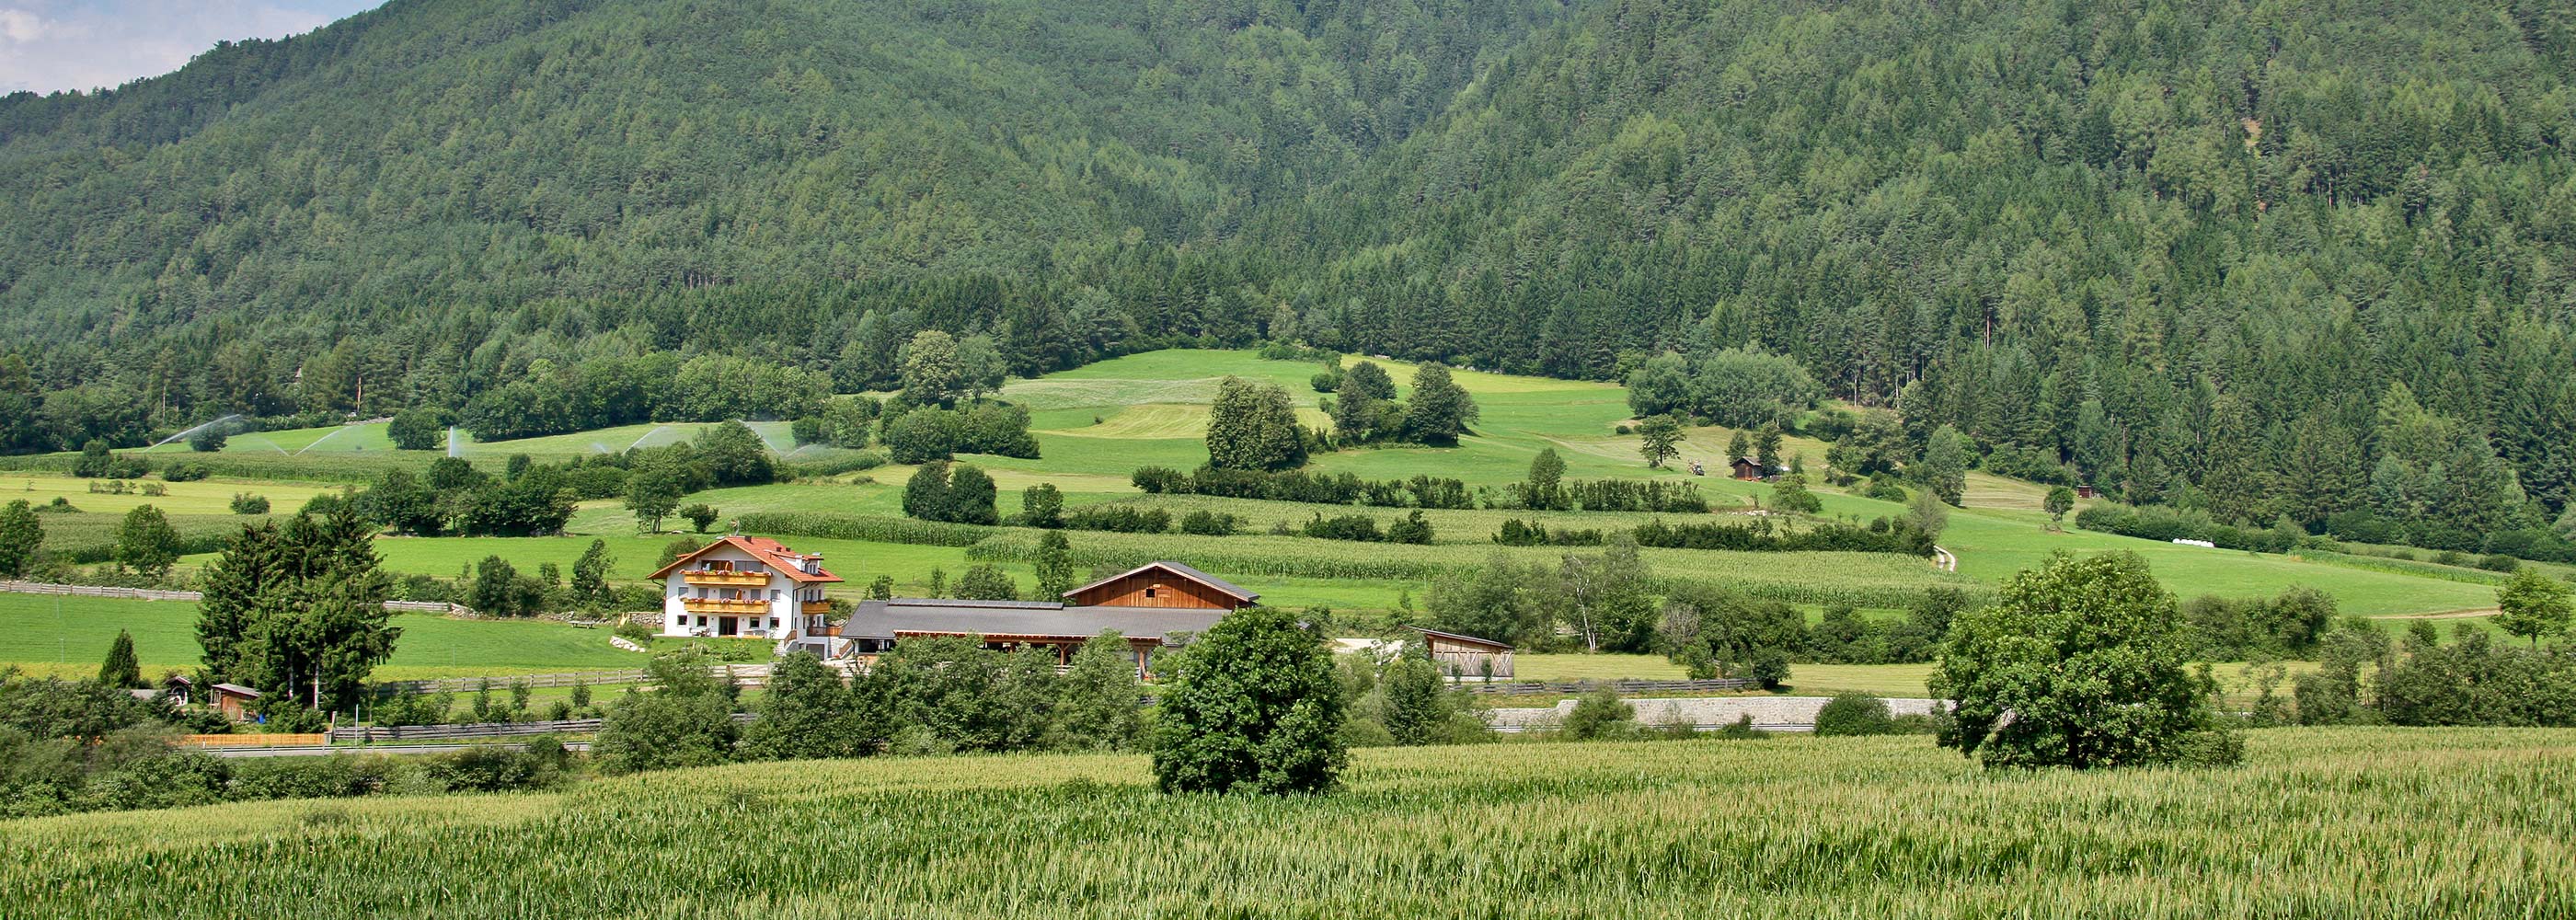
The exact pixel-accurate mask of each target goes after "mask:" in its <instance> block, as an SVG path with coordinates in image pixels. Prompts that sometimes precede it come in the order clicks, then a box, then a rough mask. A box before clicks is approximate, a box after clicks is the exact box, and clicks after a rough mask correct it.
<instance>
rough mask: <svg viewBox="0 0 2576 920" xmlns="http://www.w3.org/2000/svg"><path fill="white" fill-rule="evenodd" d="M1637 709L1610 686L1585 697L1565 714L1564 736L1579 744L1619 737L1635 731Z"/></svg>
mask: <svg viewBox="0 0 2576 920" xmlns="http://www.w3.org/2000/svg"><path fill="white" fill-rule="evenodd" d="M1636 728H1637V707H1635V706H1631V705H1628V702H1627V701H1626V700H1622V699H1620V698H1619V694H1618V693H1617V692H1615V691H1613V690H1611V689H1610V688H1608V687H1603V688H1601V689H1599V690H1594V691H1592V692H1590V693H1586V694H1584V695H1583V696H1582V697H1581V698H1579V699H1577V700H1575V701H1574V710H1573V711H1572V712H1568V713H1566V714H1565V724H1564V726H1563V727H1562V729H1560V730H1562V731H1563V732H1565V736H1566V737H1568V738H1572V739H1574V740H1576V741H1592V740H1596V739H1604V738H1617V737H1620V736H1623V735H1627V734H1630V733H1632V732H1634V731H1636Z"/></svg>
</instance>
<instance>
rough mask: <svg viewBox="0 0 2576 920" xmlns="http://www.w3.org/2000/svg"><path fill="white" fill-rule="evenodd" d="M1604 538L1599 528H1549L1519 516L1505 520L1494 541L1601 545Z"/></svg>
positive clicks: (1506, 544) (1528, 544) (1550, 544)
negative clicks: (1525, 521) (1526, 521)
mask: <svg viewBox="0 0 2576 920" xmlns="http://www.w3.org/2000/svg"><path fill="white" fill-rule="evenodd" d="M1602 539H1603V538H1602V535H1601V531H1599V530H1575V529H1572V528H1558V529H1556V530H1549V529H1547V528H1546V527H1544V526H1542V525H1539V524H1536V523H1524V522H1523V521H1521V519H1519V518H1511V519H1508V520H1505V521H1504V522H1503V527H1502V529H1501V530H1499V531H1496V532H1495V534H1494V542H1496V543H1500V544H1502V545H1504V546H1599V545H1601V541H1602Z"/></svg>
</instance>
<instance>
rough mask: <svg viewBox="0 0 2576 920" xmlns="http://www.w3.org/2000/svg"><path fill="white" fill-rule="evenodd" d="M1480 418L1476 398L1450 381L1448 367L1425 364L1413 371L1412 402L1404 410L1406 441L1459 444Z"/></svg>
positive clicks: (1406, 404) (1455, 382)
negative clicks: (1470, 425)
mask: <svg viewBox="0 0 2576 920" xmlns="http://www.w3.org/2000/svg"><path fill="white" fill-rule="evenodd" d="M1478 415H1479V410H1478V409H1477V408H1476V400H1475V397H1472V396H1469V395H1467V390H1466V389H1465V388H1463V387H1460V386H1459V385H1458V382H1457V381H1456V380H1453V379H1451V378H1450V376H1449V368H1448V366H1447V365H1443V364H1437V363H1434V364H1425V365H1422V366H1421V367H1418V368H1415V369H1414V371H1413V399H1412V400H1411V401H1409V402H1407V403H1405V407H1404V437H1405V439H1406V440H1410V441H1418V442H1421V443H1424V444H1438V445H1448V444H1456V443H1458V438H1459V436H1461V435H1464V434H1466V433H1467V425H1468V423H1470V422H1473V421H1476V419H1477V417H1478Z"/></svg>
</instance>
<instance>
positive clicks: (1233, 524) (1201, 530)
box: [1181, 511, 1243, 537]
mask: <svg viewBox="0 0 2576 920" xmlns="http://www.w3.org/2000/svg"><path fill="white" fill-rule="evenodd" d="M1242 526H1243V522H1242V520H1241V519H1239V518H1237V517H1235V516H1234V515H1231V514H1219V513H1217V512H1214V511H1192V512H1190V513H1189V514H1188V515H1185V516H1183V517H1182V518H1181V532H1182V533H1186V534H1195V535H1198V536H1202V537H1223V536H1228V535H1231V534H1233V533H1234V532H1235V531H1236V530H1237V529H1239V528H1240V527H1242Z"/></svg>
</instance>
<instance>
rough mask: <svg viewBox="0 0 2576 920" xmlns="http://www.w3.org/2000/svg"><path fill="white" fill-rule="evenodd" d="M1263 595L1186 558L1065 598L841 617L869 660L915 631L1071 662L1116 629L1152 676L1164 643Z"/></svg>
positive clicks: (850, 645) (899, 604)
mask: <svg viewBox="0 0 2576 920" xmlns="http://www.w3.org/2000/svg"><path fill="white" fill-rule="evenodd" d="M1260 597H1261V595H1259V594H1255V593H1253V592H1251V591H1246V590H1244V589H1243V588H1241V587H1238V586H1236V585H1234V584H1233V583H1231V582H1228V581H1226V580H1225V579H1222V578H1218V577H1216V576H1214V575H1210V574H1208V573H1206V572H1201V571H1199V570H1197V569H1194V568H1191V567H1189V566H1186V565H1182V564H1180V563H1178V562H1153V563H1148V564H1146V565H1142V566H1138V567H1137V568H1134V569H1131V570H1128V571H1126V572H1121V573H1119V574H1116V575H1112V576H1109V577H1108V578H1103V579H1101V580H1099V581H1095V582H1092V583H1090V584H1087V585H1084V586H1082V587H1079V588H1075V589H1073V590H1071V591H1067V592H1065V593H1064V600H1062V601H974V600H945V599H938V598H895V599H890V600H870V601H864V602H861V603H860V604H859V606H858V609H857V610H855V611H853V612H852V613H851V614H850V618H849V620H848V621H846V622H844V623H842V624H841V629H840V635H839V637H838V639H840V640H846V642H847V644H846V646H844V647H845V648H846V650H847V654H848V655H849V656H850V657H852V658H855V659H856V660H858V661H860V662H861V663H872V662H874V661H875V660H876V656H877V655H880V654H883V653H885V652H887V651H889V650H891V649H893V648H894V647H895V646H896V645H897V644H900V643H901V642H903V641H904V640H907V639H914V638H921V637H927V636H977V637H980V638H982V639H983V641H984V645H985V647H987V648H992V649H997V650H1001V651H1007V652H1015V653H1018V652H1028V653H1034V654H1040V655H1046V656H1049V657H1052V658H1054V659H1055V662H1056V664H1057V665H1058V666H1064V665H1069V664H1071V663H1072V661H1073V653H1074V652H1075V651H1076V650H1077V649H1080V648H1081V647H1082V644H1083V643H1084V642H1087V641H1090V639H1091V637H1093V636H1097V635H1099V634H1100V633H1101V632H1102V631H1104V630H1113V629H1114V630H1117V631H1118V633H1119V634H1120V635H1123V636H1125V637H1126V638H1127V644H1128V646H1129V647H1130V650H1131V653H1132V654H1133V656H1134V657H1135V661H1136V672H1137V676H1139V677H1150V676H1152V671H1153V661H1154V655H1155V653H1156V652H1157V651H1158V650H1160V649H1163V648H1165V647H1169V646H1173V645H1177V644H1179V640H1180V639H1181V637H1184V636H1187V635H1191V634H1196V633H1202V632H1206V631H1207V630H1208V629H1209V628H1210V627H1213V626H1215V625H1216V623H1217V621H1218V620H1221V619H1224V618H1225V615H1226V614H1229V613H1233V612H1234V611H1237V610H1241V609H1243V608H1246V607H1250V606H1253V605H1254V604H1255V603H1256V602H1257V601H1259V599H1260ZM817 654H823V650H821V649H818V650H817ZM826 657H829V656H828V655H827V656H826Z"/></svg>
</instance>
